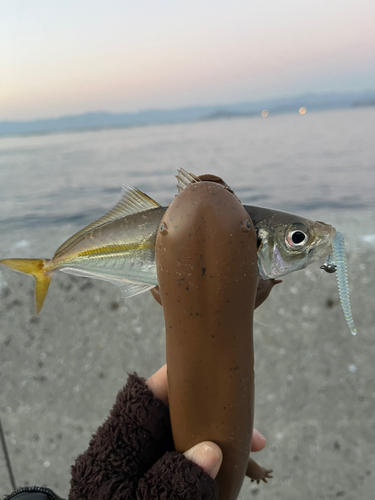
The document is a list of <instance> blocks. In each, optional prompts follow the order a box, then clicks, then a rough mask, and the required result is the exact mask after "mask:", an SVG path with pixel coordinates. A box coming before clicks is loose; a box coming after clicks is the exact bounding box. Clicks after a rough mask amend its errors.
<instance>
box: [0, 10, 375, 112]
mask: <svg viewBox="0 0 375 500" xmlns="http://www.w3.org/2000/svg"><path fill="white" fill-rule="evenodd" d="M361 90H375V2H374V0H328V1H327V0H314V1H311V0H283V1H282V2H281V1H280V0H262V1H259V0H258V1H255V0H253V1H250V0H233V1H232V2H229V1H228V0H225V1H223V0H184V1H182V0H106V1H104V0H0V120H1V121H4V120H31V119H37V118H47V117H57V116H62V115H72V114H80V113H85V112H89V111H112V112H133V111H139V110H144V109H150V108H153V109H155V108H168V109H172V108H177V107H187V106H195V105H207V104H229V103H236V102H243V101H253V100H257V99H263V98H273V97H282V96H290V95H298V94H303V93H309V92H316V93H322V92H343V91H361Z"/></svg>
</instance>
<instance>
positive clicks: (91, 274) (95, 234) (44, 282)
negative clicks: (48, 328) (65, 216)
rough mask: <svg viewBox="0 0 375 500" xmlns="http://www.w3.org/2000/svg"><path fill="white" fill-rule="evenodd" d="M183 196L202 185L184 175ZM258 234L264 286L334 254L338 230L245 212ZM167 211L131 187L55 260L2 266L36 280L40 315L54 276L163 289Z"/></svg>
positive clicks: (136, 289) (129, 290) (132, 289)
mask: <svg viewBox="0 0 375 500" xmlns="http://www.w3.org/2000/svg"><path fill="white" fill-rule="evenodd" d="M177 179H178V185H177V187H178V190H179V191H182V190H183V189H185V187H187V186H188V185H189V184H190V183H195V182H202V181H201V179H199V178H198V177H196V176H194V175H193V174H189V173H187V172H186V171H185V170H183V169H180V170H179V172H178V175H177ZM245 209H246V210H247V212H248V213H249V215H250V217H251V219H252V220H253V223H254V226H255V228H256V231H257V234H258V270H259V275H260V277H261V278H262V279H263V280H267V279H271V278H279V277H280V276H284V275H285V274H289V273H291V272H293V271H297V270H298V269H302V268H304V267H306V266H307V265H308V264H311V263H312V262H315V261H317V260H318V259H320V258H322V257H326V256H328V255H330V254H331V253H332V242H333V240H334V237H335V235H336V230H335V229H334V228H333V227H332V226H330V225H328V224H324V223H323V222H313V221H310V220H308V219H304V218H302V217H298V216H296V215H292V214H287V213H285V212H279V211H276V210H270V209H266V208H260V207H252V206H245ZM166 210H167V207H161V206H160V205H159V204H158V203H157V202H156V201H154V200H153V199H152V198H150V197H149V196H147V195H146V194H145V193H142V191H140V190H139V189H136V188H133V187H130V186H126V187H125V188H124V189H123V194H122V198H121V200H120V201H119V203H118V204H117V205H116V206H115V207H114V208H113V209H112V210H110V211H109V212H108V213H106V214H105V215H103V216H102V217H100V218H99V219H98V220H97V221H95V222H93V223H91V224H89V225H88V226H86V227H85V228H83V229H82V230H81V231H79V232H78V233H76V234H74V235H73V236H71V237H70V238H69V239H68V240H67V241H65V243H63V244H62V245H61V246H60V247H59V248H58V249H57V250H56V252H55V255H54V256H53V258H52V259H3V260H1V261H0V263H2V264H5V265H6V266H8V267H10V268H12V269H14V270H16V271H19V272H21V273H26V274H31V275H32V276H34V278H35V281H36V285H35V303H36V312H37V314H39V312H40V310H41V309H42V306H43V302H44V299H45V296H46V294H47V291H48V287H49V284H50V281H51V278H52V275H53V273H54V272H55V271H57V270H60V271H63V272H65V273H69V274H74V275H76V276H84V277H87V278H94V279H101V280H104V281H109V282H111V283H114V284H115V285H117V286H118V287H119V288H120V289H121V292H122V296H123V297H131V296H133V295H137V294H139V293H142V292H144V291H146V290H150V289H151V288H153V287H155V286H156V285H157V284H158V281H157V275H156V266H155V242H156V235H157V231H158V228H159V225H160V222H161V219H162V217H163V215H164V213H165V211H166Z"/></svg>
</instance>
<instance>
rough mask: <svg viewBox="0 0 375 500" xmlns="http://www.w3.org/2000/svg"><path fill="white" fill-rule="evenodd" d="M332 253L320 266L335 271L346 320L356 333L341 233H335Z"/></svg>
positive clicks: (352, 331) (351, 329) (355, 333)
mask: <svg viewBox="0 0 375 500" xmlns="http://www.w3.org/2000/svg"><path fill="white" fill-rule="evenodd" d="M332 248H333V253H332V254H331V255H329V256H328V257H327V261H326V263H325V264H324V265H323V266H322V267H321V269H324V270H325V271H326V272H327V273H334V272H335V273H336V280H337V288H338V290H339V296H340V302H341V307H342V310H343V313H344V315H345V319H346V322H347V324H348V326H349V328H350V332H351V334H352V335H357V328H356V326H355V324H354V320H353V316H352V310H351V307H350V299H349V286H348V272H347V268H346V256H345V242H344V237H343V235H342V234H341V233H339V232H338V233H336V236H335V239H334V241H333V245H332Z"/></svg>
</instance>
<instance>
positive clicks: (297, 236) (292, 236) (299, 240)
mask: <svg viewBox="0 0 375 500" xmlns="http://www.w3.org/2000/svg"><path fill="white" fill-rule="evenodd" d="M309 237H310V235H309V232H308V230H307V228H303V229H302V228H301V229H295V228H292V229H291V230H289V231H288V233H287V236H286V242H287V244H288V246H289V247H291V248H301V247H302V246H303V245H304V244H305V243H307V241H308V240H309Z"/></svg>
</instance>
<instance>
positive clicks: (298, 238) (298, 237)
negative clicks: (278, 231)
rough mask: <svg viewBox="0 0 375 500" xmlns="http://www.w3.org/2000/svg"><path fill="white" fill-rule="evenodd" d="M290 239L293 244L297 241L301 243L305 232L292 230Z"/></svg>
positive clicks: (304, 237) (296, 243)
mask: <svg viewBox="0 0 375 500" xmlns="http://www.w3.org/2000/svg"><path fill="white" fill-rule="evenodd" d="M291 238H292V241H293V243H294V244H295V245H298V244H299V243H303V242H304V241H305V239H306V234H305V233H303V232H302V231H294V232H293V233H292V234H291Z"/></svg>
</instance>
